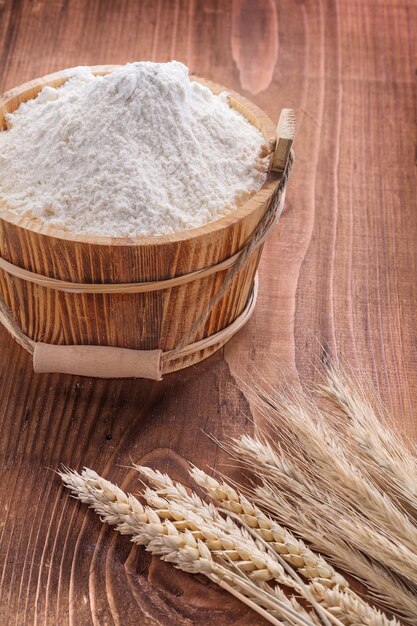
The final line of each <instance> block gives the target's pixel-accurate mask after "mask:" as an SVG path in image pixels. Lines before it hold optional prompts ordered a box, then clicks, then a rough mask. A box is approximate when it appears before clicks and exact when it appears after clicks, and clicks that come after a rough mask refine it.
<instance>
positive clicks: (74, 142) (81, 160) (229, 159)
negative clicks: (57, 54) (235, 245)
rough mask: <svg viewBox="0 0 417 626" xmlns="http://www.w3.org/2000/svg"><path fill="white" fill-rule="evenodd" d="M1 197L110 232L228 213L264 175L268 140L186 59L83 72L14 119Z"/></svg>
mask: <svg viewBox="0 0 417 626" xmlns="http://www.w3.org/2000/svg"><path fill="white" fill-rule="evenodd" d="M6 122H7V130H5V131H3V132H0V200H2V201H3V202H6V203H7V204H8V206H10V207H11V209H12V210H13V211H15V212H17V213H18V214H20V215H25V216H29V217H33V218H39V219H40V220H42V222H44V223H47V224H48V225H55V226H57V227H59V228H64V229H66V230H70V231H74V232H76V233H85V234H90V235H98V236H99V235H105V236H135V235H157V234H168V233H175V232H178V231H181V230H186V229H190V228H196V227H198V226H202V225H204V224H206V223H208V222H211V221H213V220H216V219H219V218H221V217H222V216H224V215H226V214H227V213H228V212H230V211H232V210H233V209H235V208H236V206H237V203H238V202H239V201H241V200H242V199H244V198H245V197H247V196H248V195H249V194H251V193H253V192H254V191H256V190H257V189H259V188H260V187H261V186H262V184H263V183H264V181H265V178H266V173H265V171H266V163H265V162H264V161H263V160H262V159H261V156H260V155H261V153H262V147H263V145H264V143H265V142H264V138H263V136H262V134H261V133H260V132H259V131H258V130H257V129H256V128H255V127H254V126H252V125H251V124H250V123H249V122H248V121H247V120H246V119H245V118H244V117H243V116H242V115H241V114H240V113H238V112H237V111H235V110H234V109H232V108H231V107H230V106H229V104H228V100H227V94H226V93H223V94H220V95H219V96H216V95H213V94H212V93H211V91H210V90H209V89H208V88H207V87H204V86H202V85H200V84H198V83H196V82H192V81H190V79H189V76H188V69H187V67H186V66H185V65H183V64H181V63H178V62H176V61H172V62H170V63H149V62H140V63H129V64H127V65H125V66H123V67H121V68H119V69H116V70H115V71H113V72H112V73H111V74H108V75H106V76H95V75H93V73H92V72H91V70H90V69H89V68H87V67H79V68H75V69H74V70H73V71H72V72H71V77H70V78H69V80H67V82H65V84H64V85H63V86H61V87H59V88H57V89H54V88H52V87H45V88H44V89H43V90H42V91H41V92H40V93H39V95H38V96H37V98H35V99H32V100H29V101H27V102H25V103H23V104H21V105H20V106H19V108H18V109H17V110H16V111H14V112H13V113H11V114H8V115H7V116H6Z"/></svg>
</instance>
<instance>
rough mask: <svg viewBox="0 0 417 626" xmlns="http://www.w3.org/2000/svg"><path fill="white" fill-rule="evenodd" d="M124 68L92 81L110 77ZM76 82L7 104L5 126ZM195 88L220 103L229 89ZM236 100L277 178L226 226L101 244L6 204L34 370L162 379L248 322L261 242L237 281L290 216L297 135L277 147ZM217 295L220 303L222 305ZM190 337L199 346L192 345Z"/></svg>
mask: <svg viewBox="0 0 417 626" xmlns="http://www.w3.org/2000/svg"><path fill="white" fill-rule="evenodd" d="M115 67H117V66H97V67H95V68H93V71H94V72H95V73H97V74H106V73H108V72H110V71H112V70H113V69H115ZM70 75H71V70H64V71H62V72H58V73H55V74H51V75H49V76H45V77H43V78H40V79H37V80H34V81H32V82H29V83H26V84H24V85H22V86H20V87H17V88H16V89H13V90H11V91H9V92H7V93H6V94H4V95H3V96H2V98H1V100H0V121H1V123H2V125H3V128H4V127H5V121H4V115H5V113H6V112H11V111H13V110H14V109H16V108H17V107H18V105H19V104H20V103H21V102H24V101H26V100H28V99H30V98H34V97H35V96H36V95H37V94H38V92H39V91H40V90H41V89H42V88H43V87H45V86H46V85H50V86H54V87H57V86H59V85H61V84H63V83H64V82H65V80H67V79H68V77H69V76H70ZM193 80H197V81H198V82H201V83H202V84H204V85H206V86H207V87H209V88H210V89H211V90H212V92H214V93H219V92H221V91H223V90H224V89H225V88H224V87H222V86H220V85H217V84H214V83H211V82H209V81H206V80H203V79H200V78H194V77H193ZM229 93H230V103H231V106H233V107H235V108H236V109H237V110H238V111H240V112H241V113H242V114H243V115H244V116H245V117H246V118H247V119H248V120H249V121H250V122H251V123H252V124H254V125H255V126H256V127H257V128H258V129H259V130H260V131H261V132H262V134H263V135H264V137H265V145H266V150H267V153H268V154H269V158H270V162H271V170H270V172H269V174H268V178H267V180H266V182H265V184H264V185H263V187H262V188H261V189H260V190H259V191H258V192H256V193H255V194H254V195H253V196H252V197H250V198H249V199H248V200H247V201H246V202H244V203H243V204H242V205H241V206H240V207H239V208H238V209H237V210H235V211H233V212H231V213H229V214H228V215H227V216H226V217H224V218H222V219H220V220H217V221H215V222H211V223H209V224H207V225H205V226H202V227H200V228H195V229H192V230H189V231H184V232H180V233H176V234H173V235H167V236H166V235H164V236H154V237H126V238H121V237H94V236H90V235H78V234H74V233H72V232H69V231H64V230H60V229H58V228H55V227H51V226H47V225H45V224H42V223H41V222H40V221H37V220H34V219H31V218H26V217H21V216H19V215H17V214H16V213H13V212H12V211H10V209H9V208H8V207H7V206H4V205H3V206H0V289H1V294H2V309H1V321H2V322H3V323H4V324H5V326H6V327H7V328H8V329H9V330H10V331H11V332H12V333H13V335H14V336H15V338H16V339H17V340H18V341H19V342H20V343H21V345H23V347H25V348H26V349H27V350H28V351H29V352H34V354H35V358H34V362H35V370H37V371H61V372H66V373H75V374H81V375H92V376H103V377H122V376H132V375H134V376H144V377H148V378H160V376H161V374H162V373H167V372H172V371H174V370H177V369H180V368H183V367H187V366H189V365H192V364H194V363H197V362H198V361H201V360H202V359H205V358H206V357H208V356H209V355H210V354H212V353H213V352H214V351H215V350H218V349H219V348H220V347H221V346H222V345H223V344H224V343H225V341H227V339H228V338H229V337H230V336H231V335H232V334H233V332H235V331H236V330H237V329H238V328H239V327H240V326H241V325H243V323H244V322H245V321H246V319H247V318H248V317H249V315H250V313H251V311H252V309H253V306H254V300H255V299H256V293H255V292H254V280H255V274H256V271H257V267H258V263H259V259H260V255H261V252H262V247H263V240H262V238H259V237H258V239H259V243H258V245H257V246H253V251H252V252H250V253H249V254H247V258H246V259H245V261H244V263H243V264H242V266H241V267H240V269H239V271H234V275H233V276H230V275H229V274H230V272H231V271H233V269H235V270H236V267H235V263H236V259H237V260H239V259H238V257H239V253H240V251H242V250H244V249H245V247H247V246H248V242H249V243H250V241H251V238H253V236H254V233H256V232H257V229H258V230H259V225H260V224H261V222H262V219H263V218H264V217H265V215H266V213H267V211H269V213H275V219H276V217H277V216H278V215H279V213H280V211H281V210H282V204H283V199H284V191H285V189H284V186H283V185H282V184H281V186H280V181H281V183H282V180H281V179H282V176H283V172H284V170H285V167H286V164H287V159H288V155H289V149H290V146H291V137H292V134H291V132H289V133H288V132H287V131H285V132H284V133H283V135H286V134H287V135H288V136H287V137H285V136H284V140H283V141H280V142H277V141H276V130H275V126H274V124H273V123H272V121H271V120H270V119H269V117H267V115H265V113H263V112H262V111H261V110H260V109H259V108H258V107H256V106H255V105H254V104H252V103H251V102H249V101H248V100H247V99H246V98H243V97H242V96H240V95H239V94H237V93H234V92H230V91H229ZM287 111H288V110H287ZM284 121H285V120H284ZM284 130H285V129H284ZM275 205H276V206H275ZM257 234H258V235H259V232H258V233H257ZM260 234H262V233H260ZM264 238H265V237H264ZM179 277H182V280H183V284H178V281H179V282H180V283H181V278H179ZM225 280H227V281H228V284H227V285H226V286H227V288H226V289H225V288H224V286H225ZM161 281H167V282H161ZM144 283H146V284H144ZM85 284H87V290H86V287H85ZM138 284H139V287H138ZM222 288H223V291H224V293H223V294H222V295H221V293H220V292H219V290H221V289H222ZM95 289H96V291H95ZM100 290H104V291H100ZM215 294H218V295H219V296H221V297H218V298H217V300H218V301H217V302H216V297H215ZM213 296H214V297H213ZM207 308H209V309H210V310H209V311H208V312H207ZM205 311H206V315H205V317H204V312H205ZM199 320H200V323H199ZM193 328H194V330H193ZM190 331H191V332H192V333H193V335H194V336H193V337H192V340H191V342H190V341H189V342H188V343H187V345H185V346H184V345H182V344H183V340H184V337H186V336H187V334H188V335H189V334H190ZM190 343H191V346H190V345H189V344H190ZM97 346H100V347H101V348H100V349H98V348H94V347H97ZM178 346H180V347H181V349H180V350H178ZM112 348H114V349H112ZM172 351H174V352H172Z"/></svg>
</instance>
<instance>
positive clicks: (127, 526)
mask: <svg viewBox="0 0 417 626" xmlns="http://www.w3.org/2000/svg"><path fill="white" fill-rule="evenodd" d="M58 474H59V475H60V477H61V478H62V480H63V483H64V485H65V486H66V487H68V488H69V489H70V490H71V492H72V493H73V495H74V496H75V497H76V498H77V499H79V500H81V501H82V502H83V503H85V504H88V505H89V506H90V507H91V508H93V509H94V511H95V512H96V513H98V514H99V515H100V517H101V519H102V521H104V522H106V523H108V524H110V525H113V526H115V527H116V530H118V531H119V532H120V533H122V534H126V535H131V536H132V537H131V540H132V541H133V542H134V543H137V544H140V545H145V546H146V548H147V550H149V551H150V552H152V553H153V554H155V555H158V556H160V557H161V558H162V559H163V560H166V561H169V562H171V563H173V564H174V565H175V566H176V567H178V568H179V569H182V570H183V571H186V572H190V573H200V574H204V575H205V576H207V577H208V578H210V579H211V580H213V581H214V582H216V584H218V585H220V586H221V587H222V588H224V589H226V590H227V591H229V592H230V593H232V595H234V596H236V597H238V598H239V599H240V600H241V601H242V602H244V603H245V604H247V605H248V606H250V607H251V608H252V609H254V610H256V611H257V612H258V613H259V614H260V615H262V616H263V617H265V618H266V619H267V620H268V621H270V622H271V623H273V624H275V625H278V626H280V625H281V624H282V623H283V622H281V621H280V620H279V619H277V618H276V617H275V614H278V615H280V616H282V617H283V619H284V623H288V624H296V625H297V626H315V622H314V621H313V620H312V619H311V617H309V616H308V615H307V613H306V612H305V611H304V609H301V607H300V613H299V614H298V613H297V611H296V610H295V609H294V604H293V603H292V602H291V601H290V600H288V599H287V600H286V601H284V599H283V598H278V597H277V596H276V595H275V594H274V592H273V591H272V590H271V592H270V593H269V594H268V592H267V591H266V590H265V588H258V587H257V586H256V585H255V584H254V582H253V581H251V580H248V579H247V577H246V576H244V575H243V576H240V575H238V574H237V573H236V572H235V570H234V568H233V567H231V568H228V567H227V566H226V565H222V564H219V563H217V562H216V561H215V560H214V559H213V556H212V552H211V551H210V549H209V547H208V545H207V542H206V541H205V540H203V538H202V535H201V533H199V531H196V530H194V529H193V527H192V524H191V529H190V528H188V527H187V526H188V525H187V524H186V523H185V522H184V520H182V519H181V520H179V521H170V520H168V519H162V518H160V517H159V516H158V514H157V513H156V511H155V510H154V509H152V508H151V507H149V506H144V505H142V504H141V503H140V502H139V500H137V499H136V498H135V497H134V496H132V495H131V494H126V493H125V492H124V491H122V490H121V489H120V488H119V487H117V486H116V485H114V484H113V483H111V482H110V481H107V480H105V479H104V478H102V477H101V476H99V475H98V474H97V473H96V472H94V471H92V470H90V469H88V468H85V469H84V470H83V471H82V473H81V474H79V473H78V472H76V471H73V470H69V469H67V468H64V469H63V470H62V471H61V472H58ZM218 552H219V551H216V554H218ZM224 562H225V563H227V562H228V559H227V558H224ZM261 580H262V579H261ZM264 607H267V609H265V608H264Z"/></svg>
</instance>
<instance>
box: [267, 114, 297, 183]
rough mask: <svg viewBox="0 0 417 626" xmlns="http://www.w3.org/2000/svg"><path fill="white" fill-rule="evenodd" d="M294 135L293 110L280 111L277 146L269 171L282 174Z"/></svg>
mask: <svg viewBox="0 0 417 626" xmlns="http://www.w3.org/2000/svg"><path fill="white" fill-rule="evenodd" d="M294 134H295V113H294V110H293V109H282V111H281V115H280V116H279V120H278V124H277V144H276V146H275V150H274V155H273V157H272V167H271V169H272V170H273V171H275V172H283V171H284V170H285V168H286V165H287V161H288V157H289V155H290V150H291V147H292V143H293V141H294Z"/></svg>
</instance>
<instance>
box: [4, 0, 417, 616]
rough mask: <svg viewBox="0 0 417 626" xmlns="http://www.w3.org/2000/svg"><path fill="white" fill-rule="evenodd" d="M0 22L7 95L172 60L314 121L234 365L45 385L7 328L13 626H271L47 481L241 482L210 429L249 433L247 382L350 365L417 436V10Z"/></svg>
mask: <svg viewBox="0 0 417 626" xmlns="http://www.w3.org/2000/svg"><path fill="white" fill-rule="evenodd" d="M254 7H255V9H254ZM0 12H1V13H0V15H1V20H0V55H1V56H0V58H1V67H2V72H1V75H0V88H1V90H2V91H4V90H5V89H7V88H10V87H13V86H15V85H17V84H20V83H23V82H24V81H27V80H30V79H31V78H34V77H36V76H40V75H43V74H46V73H48V72H52V71H56V70H59V69H62V68H63V67H69V66H73V65H78V64H99V63H103V64H105V63H124V62H126V61H131V60H135V59H154V60H158V61H162V60H167V59H169V58H172V57H173V58H178V59H179V60H182V61H184V62H186V63H188V65H189V66H190V68H191V69H192V71H194V72H196V73H198V74H200V75H202V76H204V77H206V78H208V79H211V80H215V81H216V82H219V83H223V84H226V85H227V86H228V87H230V88H231V89H236V90H237V91H240V92H241V93H242V94H243V95H247V96H248V97H249V98H251V99H253V100H254V101H255V102H256V104H258V106H260V107H261V108H263V109H264V110H265V112H266V113H267V114H268V115H269V116H270V117H271V118H272V119H273V120H274V122H276V121H277V117H278V112H279V110H280V109H281V108H283V107H293V108H295V109H297V113H298V117H297V126H298V128H297V137H296V142H295V150H296V155H297V160H296V165H295V169H294V171H293V174H292V179H291V181H290V184H289V189H288V194H287V206H286V208H285V210H284V213H283V215H282V218H281V221H280V225H279V227H278V228H277V230H276V232H275V233H274V235H273V236H272V238H271V239H270V241H269V242H268V243H267V245H266V246H265V250H264V254H263V259H262V262H261V268H260V295H259V300H258V306H257V309H256V312H255V314H254V317H253V319H252V320H251V322H250V323H249V325H248V326H247V327H246V328H245V329H244V330H242V331H241V332H240V333H239V335H238V336H236V337H235V338H234V339H233V340H232V341H231V342H230V343H229V344H228V345H227V346H226V347H225V348H224V349H223V350H222V351H220V352H219V353H217V354H215V355H213V356H212V357H210V359H208V360H207V361H205V362H202V363H200V364H198V365H197V366H194V367H192V368H190V369H187V370H184V371H182V372H178V373H175V374H172V375H170V376H167V377H166V378H165V379H164V380H163V381H162V383H152V382H149V381H133V380H125V381H120V380H119V381H104V380H90V379H82V378H79V379H77V378H75V377H70V376H61V375H34V374H33V373H32V371H31V366H30V363H29V359H28V357H27V355H26V354H25V353H24V352H23V351H22V350H21V349H20V348H18V347H17V346H16V344H15V343H14V342H13V341H12V340H11V339H10V338H9V337H8V335H7V333H6V332H5V331H4V330H3V329H0V394H1V395H0V398H1V401H0V428H1V433H2V437H1V438H0V467H1V468H2V478H3V480H2V483H1V487H0V490H1V502H2V505H1V506H2V511H1V514H0V615H1V618H0V623H1V624H18V625H19V626H20V625H26V624H37V625H43V626H52V625H55V624H59V625H60V626H61V625H62V626H67V625H72V626H74V625H76V626H90V625H100V626H101V625H107V624H117V625H121V626H129V625H130V624H132V625H133V624H145V625H148V624H149V625H150V626H161V625H163V626H165V625H168V624H178V625H187V626H189V625H191V624H197V625H198V624H206V625H211V624H213V625H214V624H216V625H217V624H219V623H220V624H233V625H239V626H244V625H248V626H249V625H254V624H255V625H258V624H259V625H260V624H261V623H262V621H261V620H260V619H259V618H258V617H257V616H254V615H253V613H251V612H250V611H247V610H246V609H245V608H244V607H242V606H241V605H240V604H239V603H237V602H236V601H235V600H234V599H232V598H230V597H229V596H228V595H227V594H225V593H223V592H221V591H219V590H218V589H217V588H216V587H214V586H213V585H211V584H208V583H207V582H206V581H205V580H204V579H200V578H192V577H191V576H188V575H185V574H181V573H178V572H176V573H175V575H173V573H172V572H173V570H172V569H171V568H170V567H169V566H168V565H164V564H161V563H160V562H159V561H157V560H155V559H151V558H150V557H149V555H147V554H146V553H145V552H144V551H143V550H141V549H138V548H135V547H132V546H131V545H130V544H129V542H128V541H127V539H126V538H124V537H118V536H116V534H115V533H113V532H112V531H111V530H109V529H107V528H105V527H102V526H101V524H100V523H99V521H98V520H97V519H96V517H95V516H94V515H93V514H92V513H89V512H87V511H86V510H85V509H84V507H82V506H80V505H78V504H76V503H75V502H74V501H73V500H71V499H69V498H68V497H67V494H64V493H63V492H62V490H61V488H60V484H59V481H58V480H57V478H56V477H55V476H54V474H53V471H52V469H51V468H56V467H57V466H58V465H59V463H61V462H63V463H65V464H67V465H69V466H71V467H76V468H80V467H82V465H89V466H91V467H93V468H94V469H96V470H97V471H98V472H100V473H103V474H104V475H105V476H107V477H109V478H110V479H112V480H114V481H116V482H119V483H121V484H122V485H123V486H124V487H125V488H126V489H130V490H131V491H137V490H138V485H137V482H136V479H135V475H134V474H133V473H132V472H128V471H127V470H126V469H125V468H124V467H123V466H124V465H127V464H129V463H130V459H134V460H135V461H137V462H141V463H150V464H152V465H155V466H157V467H158V468H160V469H162V470H165V469H168V470H169V471H170V472H172V473H173V475H174V476H176V477H177V478H179V479H181V480H184V481H185V480H186V470H187V461H192V462H193V463H196V464H198V465H200V466H201V467H203V468H205V467H206V466H209V467H217V468H220V469H223V470H226V471H228V472H230V471H231V470H230V468H228V467H226V466H225V465H224V463H225V460H226V459H225V456H224V454H223V453H222V452H221V451H220V450H219V449H218V448H217V447H216V446H215V445H214V444H213V443H212V441H211V440H210V439H208V438H207V437H206V436H205V435H204V434H203V432H202V431H204V432H210V433H212V434H214V435H215V436H216V437H219V438H225V437H229V436H234V435H238V434H240V433H242V432H251V430H252V425H251V422H250V417H251V415H252V412H251V407H250V405H249V404H248V401H247V399H246V398H245V396H244V394H243V393H242V392H241V391H240V389H239V377H241V376H245V375H246V374H245V373H246V372H247V371H248V369H249V370H251V369H252V371H255V372H256V371H259V370H261V371H262V372H263V373H265V374H266V375H268V376H271V377H275V378H281V376H282V374H281V372H282V371H285V370H288V369H296V370H297V371H298V372H299V373H300V374H301V375H307V376H311V377H313V378H314V377H316V376H317V374H316V371H315V365H317V363H320V359H321V360H323V359H327V358H328V357H329V356H330V357H331V356H334V355H335V354H336V353H337V352H338V351H340V352H341V353H342V354H343V355H344V357H345V358H346V359H347V360H349V362H350V363H352V364H353V366H354V367H355V368H357V369H360V368H361V369H363V370H364V372H365V374H366V376H368V377H369V378H371V379H372V380H373V381H374V382H375V383H376V384H377V386H378V387H379V389H380V391H381V393H382V396H383V398H384V400H385V401H386V403H387V404H388V406H389V407H390V408H391V409H392V410H393V411H394V415H395V418H396V423H397V426H398V428H399V429H402V430H405V431H406V432H407V433H408V434H409V435H410V436H412V437H416V436H417V425H416V420H415V418H414V412H415V410H416V408H417V407H416V404H417V367H416V365H417V357H416V348H415V342H414V334H415V329H416V327H417V319H416V317H417V281H416V278H415V277H416V273H417V272H416V270H417V245H416V242H417V211H416V209H417V206H416V204H417V201H416V197H417V194H416V192H417V180H416V177H417V172H416V167H415V116H416V101H415V73H414V65H413V63H414V59H415V58H416V52H417V50H416V46H417V43H416V39H415V37H413V33H414V32H415V27H416V23H417V6H416V4H415V2H412V0H409V1H408V0H398V2H396V3H393V2H390V1H388V0H375V2H372V3H364V2H361V0H343V1H340V2H336V0H327V2H324V1H323V0H321V1H319V2H315V1H313V0H307V1H306V2H297V3H295V2H292V1H291V0H280V2H278V1H276V2H273V0H264V1H263V2H259V3H258V2H257V3H250V2H248V1H243V2H241V1H240V0H233V1H232V0H228V1H227V2H223V1H221V0H207V1H206V2H202V1H199V0H173V1H171V0H157V1H155V2H152V1H150V0H148V1H146V2H145V1H144V2H136V1H133V0H119V1H118V2H107V1H106V0H89V1H87V2H86V1H84V0H51V1H50V2H30V1H29V0H20V1H18V0H14V1H12V0H6V1H5V2H3V3H1V6H0ZM271 20H272V22H273V23H272V22H271ZM251 35H253V36H251ZM276 35H277V40H278V42H279V45H278V43H277V45H276V50H275V48H274V46H273V40H275V37H276ZM260 37H263V38H264V41H267V42H270V46H267V49H265V48H264V47H263V45H262V46H261V45H260V42H259V38H260ZM271 48H272V50H271ZM274 50H275V51H274ZM267 361H269V362H268V364H267V365H266V362H267Z"/></svg>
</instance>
